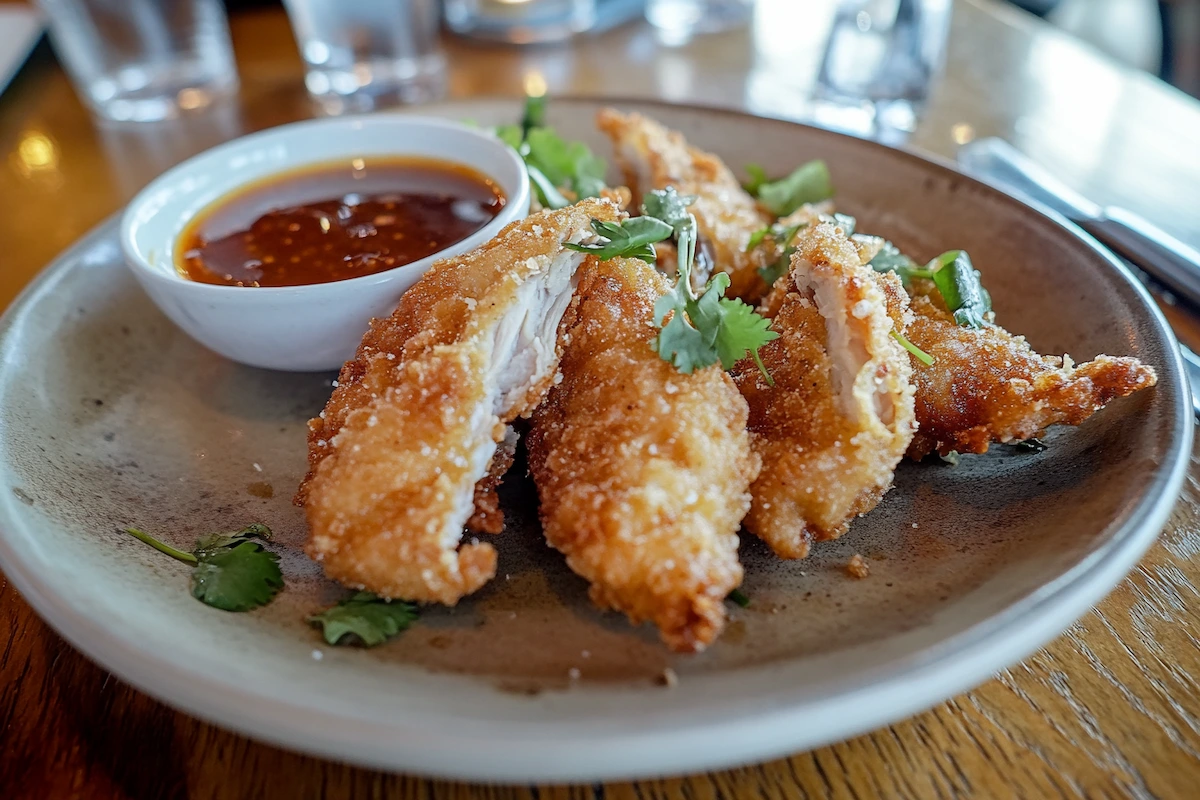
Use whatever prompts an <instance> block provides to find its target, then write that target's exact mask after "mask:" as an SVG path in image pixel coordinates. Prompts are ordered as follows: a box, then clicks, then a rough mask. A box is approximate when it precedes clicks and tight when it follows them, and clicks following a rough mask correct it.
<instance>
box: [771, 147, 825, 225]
mask: <svg viewBox="0 0 1200 800" xmlns="http://www.w3.org/2000/svg"><path fill="white" fill-rule="evenodd" d="M755 194H757V195H758V199H759V202H761V203H762V204H763V207H764V208H766V209H767V210H768V211H770V212H771V213H772V214H774V215H775V216H777V217H786V216H787V215H788V214H791V213H792V212H793V211H795V210H796V209H797V208H799V207H800V206H802V205H804V204H805V203H817V202H820V201H821V200H828V199H829V198H831V197H833V181H832V179H831V178H830V176H829V167H827V166H826V165H825V162H824V161H821V160H819V159H818V160H815V161H809V162H808V163H807V164H803V165H801V166H799V167H797V168H796V170H795V171H793V172H792V174H791V175H788V176H787V177H786V178H782V179H780V180H777V181H771V182H767V183H762V184H761V185H759V186H758V187H757V191H756V192H755Z"/></svg>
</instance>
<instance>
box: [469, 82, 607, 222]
mask: <svg viewBox="0 0 1200 800" xmlns="http://www.w3.org/2000/svg"><path fill="white" fill-rule="evenodd" d="M545 117H546V98H545V96H544V95H538V96H534V95H529V96H526V98H525V109H524V111H523V113H522V115H521V124H520V125H500V126H498V127H496V128H495V129H494V130H493V132H494V133H495V134H496V137H497V138H498V139H500V140H501V141H502V142H504V143H505V144H507V145H508V146H509V147H511V148H512V149H514V150H516V151H517V153H518V154H519V155H520V156H521V158H522V159H524V161H525V168H526V169H527V170H528V172H529V180H530V181H531V182H532V183H533V191H534V194H536V195H537V199H538V202H539V203H541V205H542V206H543V207H544V208H565V207H567V206H569V205H571V203H572V201H571V200H568V199H567V197H566V195H564V194H563V190H564V189H565V190H569V191H570V193H572V194H574V196H575V200H582V199H583V198H585V197H598V196H599V195H600V192H601V191H602V190H603V189H604V187H605V185H606V184H605V182H604V175H605V173H606V172H607V171H608V165H607V164H605V162H604V159H602V158H600V157H599V156H597V155H596V154H595V153H593V152H592V151H591V150H590V149H589V148H588V146H587V145H585V144H584V143H583V142H568V141H566V140H565V139H563V138H562V137H560V136H559V135H558V134H557V133H555V132H554V129H553V128H547V127H545Z"/></svg>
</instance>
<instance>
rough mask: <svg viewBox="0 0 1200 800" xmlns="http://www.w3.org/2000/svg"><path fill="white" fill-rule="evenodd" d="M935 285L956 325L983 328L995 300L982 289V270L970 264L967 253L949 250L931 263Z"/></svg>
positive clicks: (929, 267) (930, 267)
mask: <svg viewBox="0 0 1200 800" xmlns="http://www.w3.org/2000/svg"><path fill="white" fill-rule="evenodd" d="M928 269H930V270H932V271H933V282H934V284H935V285H936V286H937V288H938V291H939V292H941V294H942V299H943V300H945V301H946V308H947V309H949V310H950V311H951V313H953V314H954V321H955V322H957V323H958V324H959V325H962V326H963V327H965V328H982V327H983V326H984V325H986V324H987V322H988V320H987V318H986V314H987V313H988V312H989V311H991V310H992V298H991V296H990V295H988V293H987V291H986V290H985V289H984V288H983V283H982V282H981V281H980V279H979V270H977V269H975V267H974V266H973V265H972V264H971V258H970V256H968V255H967V251H966V250H950V251H948V252H945V253H942V254H941V255H940V256H938V257H937V258H935V259H933V261H930V262H929V266H928Z"/></svg>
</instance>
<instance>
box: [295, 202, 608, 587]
mask: <svg viewBox="0 0 1200 800" xmlns="http://www.w3.org/2000/svg"><path fill="white" fill-rule="evenodd" d="M618 216H619V212H618V210H617V207H616V206H615V205H614V204H612V203H611V202H609V201H603V200H591V201H585V202H582V203H580V204H578V205H576V206H573V207H569V208H565V209H562V210H560V211H550V212H542V213H538V214H533V215H531V216H529V217H528V218H527V219H525V220H524V221H521V222H515V223H513V224H511V225H509V226H508V227H506V228H505V229H504V230H503V231H501V232H500V234H499V235H498V236H497V237H496V238H495V239H493V240H492V241H490V242H488V243H487V244H485V245H483V246H482V247H481V248H479V249H478V250H476V251H474V252H473V253H469V254H466V255H463V256H458V257H455V258H451V259H446V260H443V261H439V262H438V263H436V264H434V266H433V267H432V268H431V269H430V270H429V272H428V273H426V274H425V276H424V277H422V278H421V280H419V281H418V282H417V283H416V284H415V285H414V286H413V287H412V288H411V289H409V290H408V291H407V292H405V294H404V296H403V298H402V299H401V301H400V305H399V307H398V308H397V309H396V312H395V313H394V314H393V315H392V316H391V317H390V318H388V319H381V320H375V321H374V322H373V323H372V324H371V329H370V330H369V331H368V332H367V334H366V336H365V337H364V339H363V341H362V344H361V345H360V346H359V349H358V353H357V354H356V356H355V358H354V359H353V360H352V361H349V362H347V363H346V365H345V366H344V367H343V368H342V372H341V375H340V376H339V379H338V385H337V388H336V390H335V391H334V393H333V396H332V397H331V398H330V400H329V404H328V405H327V406H326V407H325V411H324V412H322V414H321V416H320V418H318V419H315V420H313V421H312V422H310V423H309V428H310V433H309V466H310V472H309V477H308V478H307V479H306V482H305V485H304V486H302V487H301V492H300V499H301V500H302V501H303V504H304V508H305V512H306V514H307V517H308V524H309V529H310V538H309V541H308V545H307V547H306V550H307V552H308V554H309V555H310V556H312V557H313V558H314V559H316V560H317V561H320V562H321V563H322V564H323V566H324V568H325V572H326V574H328V575H329V576H330V577H332V578H334V579H336V580H338V581H341V582H342V583H345V584H347V585H349V586H354V587H357V588H365V589H369V590H371V591H374V592H376V593H378V594H380V595H382V596H384V597H397V598H404V599H406V600H414V601H421V602H440V603H447V604H453V603H455V602H456V601H457V600H458V599H459V598H460V597H462V596H463V595H465V594H468V593H470V592H473V591H475V590H476V589H478V588H479V587H480V586H481V585H482V584H483V583H484V582H486V581H487V580H488V579H490V578H491V577H492V575H493V574H494V572H495V568H496V552H495V550H494V549H493V548H492V546H491V545H488V544H482V543H478V542H472V543H470V544H466V545H464V546H463V547H461V548H459V546H458V545H459V540H460V538H461V536H462V532H463V526H464V525H465V524H466V522H467V520H468V518H469V517H471V515H472V511H473V509H474V505H475V503H474V496H475V487H476V483H477V482H478V481H480V479H482V478H484V477H485V475H486V474H487V473H488V471H489V464H490V463H491V462H492V459H493V455H494V454H495V452H496V446H497V442H498V441H500V440H501V439H503V437H504V435H505V423H507V422H509V421H510V420H512V419H514V418H515V417H517V416H520V415H523V414H528V413H529V412H530V411H532V409H533V407H534V406H536V405H537V403H538V402H539V401H540V400H541V399H542V397H543V396H544V394H545V392H546V390H547V389H549V387H550V384H551V382H552V380H553V377H554V373H555V370H556V367H557V363H558V358H557V344H556V342H557V327H558V323H559V320H560V319H561V318H562V314H563V312H564V311H565V310H566V308H567V306H568V305H569V304H570V301H571V296H572V290H573V287H574V282H575V281H574V278H575V270H576V268H577V267H578V266H579V264H580V263H581V262H582V261H583V259H584V258H585V256H584V254H582V253H577V252H575V251H573V250H568V249H566V248H564V247H563V246H562V245H563V242H564V241H572V242H581V241H587V242H590V241H593V234H592V231H591V227H590V222H591V219H592V218H597V219H602V220H607V221H616V220H617V219H618ZM493 477H494V476H493ZM484 492H485V495H486V485H485V487H484ZM487 510H488V509H487V508H485V509H484V511H485V512H487ZM492 510H493V511H495V510H496V509H492ZM485 516H486V513H485ZM480 524H481V526H482V525H484V524H486V522H484V523H480Z"/></svg>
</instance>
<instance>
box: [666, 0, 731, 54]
mask: <svg viewBox="0 0 1200 800" xmlns="http://www.w3.org/2000/svg"><path fill="white" fill-rule="evenodd" d="M753 12H754V0H648V2H647V3H646V19H647V20H648V21H649V22H650V24H651V25H653V26H654V27H656V28H658V30H659V32H660V34H661V35H662V38H663V40H664V42H665V43H667V44H672V45H673V44H683V43H684V42H687V41H688V40H689V39H691V38H692V37H693V36H695V35H696V34H701V33H718V32H720V31H726V30H731V29H733V28H737V27H740V26H742V25H745V24H746V23H747V22H749V21H750V17H751V15H752V14H753Z"/></svg>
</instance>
